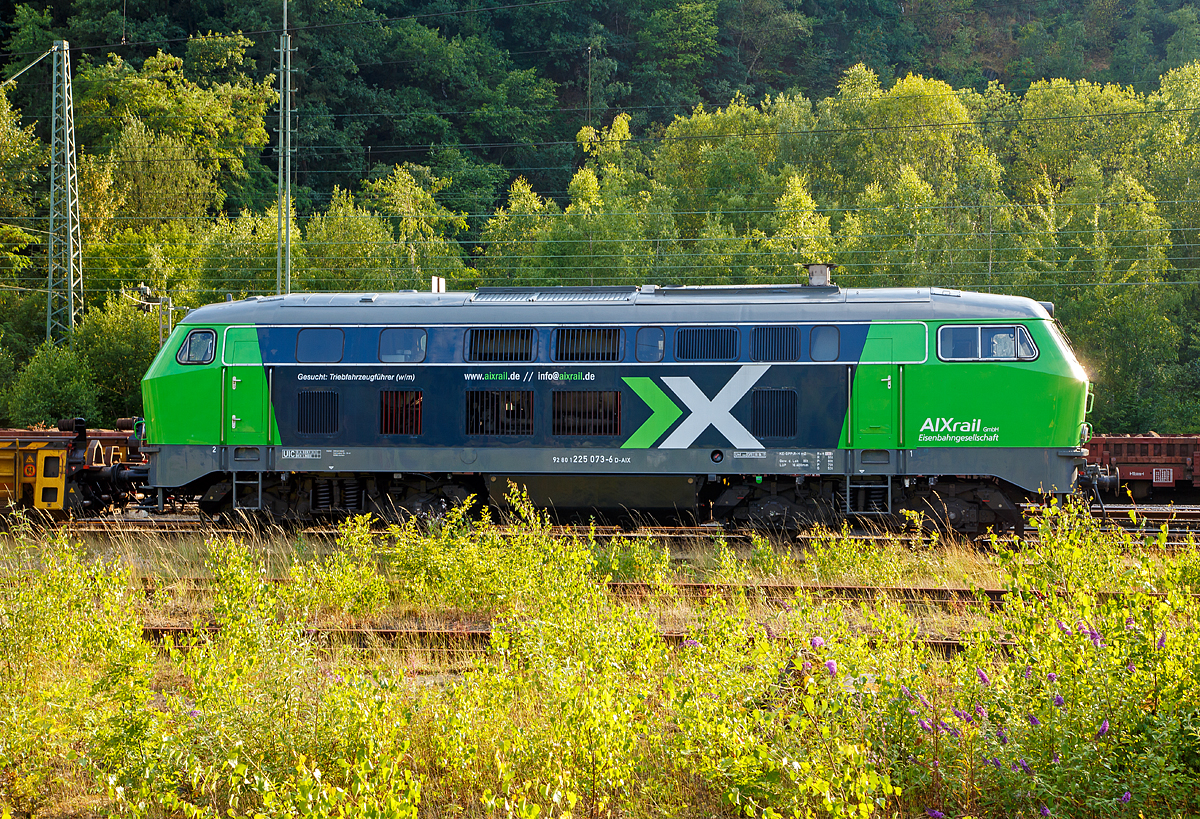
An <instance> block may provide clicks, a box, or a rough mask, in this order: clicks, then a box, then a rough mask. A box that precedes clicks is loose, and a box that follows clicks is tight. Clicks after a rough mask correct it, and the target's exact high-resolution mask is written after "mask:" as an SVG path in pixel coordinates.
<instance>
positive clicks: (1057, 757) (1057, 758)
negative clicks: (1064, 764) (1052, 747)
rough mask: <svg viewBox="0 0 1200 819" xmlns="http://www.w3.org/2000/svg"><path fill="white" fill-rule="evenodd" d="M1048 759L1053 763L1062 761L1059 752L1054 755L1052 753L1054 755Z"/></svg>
mask: <svg viewBox="0 0 1200 819" xmlns="http://www.w3.org/2000/svg"><path fill="white" fill-rule="evenodd" d="M1050 761H1051V762H1053V763H1054V764H1055V765H1057V764H1058V763H1059V762H1061V761H1062V756H1061V755H1059V754H1055V755H1054V756H1053V757H1052V758H1051V759H1050Z"/></svg>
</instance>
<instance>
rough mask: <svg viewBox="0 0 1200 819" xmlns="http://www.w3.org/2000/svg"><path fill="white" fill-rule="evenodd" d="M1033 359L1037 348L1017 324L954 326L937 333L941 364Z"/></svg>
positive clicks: (946, 327) (1035, 356)
mask: <svg viewBox="0 0 1200 819" xmlns="http://www.w3.org/2000/svg"><path fill="white" fill-rule="evenodd" d="M1037 356H1038V350H1037V345H1036V344H1034V343H1033V338H1032V337H1031V336H1030V335H1029V331H1028V330H1026V329H1025V328H1024V327H1023V326H1021V325H1020V324H1014V325H1008V326H1002V327H987V326H979V325H961V324H956V325H946V326H944V327H942V328H941V329H940V330H938V358H940V359H942V360H943V361H1032V360H1033V359H1035V358H1037Z"/></svg>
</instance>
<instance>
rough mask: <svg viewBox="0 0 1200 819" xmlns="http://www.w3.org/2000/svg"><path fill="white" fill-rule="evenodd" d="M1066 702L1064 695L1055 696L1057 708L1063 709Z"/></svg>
mask: <svg viewBox="0 0 1200 819" xmlns="http://www.w3.org/2000/svg"><path fill="white" fill-rule="evenodd" d="M1065 702H1066V700H1064V699H1063V698H1062V694H1055V695H1054V704H1055V705H1056V706H1057V707H1059V708H1062V707H1063V704H1064V703H1065Z"/></svg>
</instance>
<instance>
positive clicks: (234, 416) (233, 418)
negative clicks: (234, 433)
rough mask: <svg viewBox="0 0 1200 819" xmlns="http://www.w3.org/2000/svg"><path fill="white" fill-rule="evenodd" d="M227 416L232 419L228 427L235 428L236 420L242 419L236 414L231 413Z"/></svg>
mask: <svg viewBox="0 0 1200 819" xmlns="http://www.w3.org/2000/svg"><path fill="white" fill-rule="evenodd" d="M229 417H230V418H231V419H232V421H233V423H232V424H230V425H229V426H230V429H237V422H238V421H240V420H242V419H241V418H238V417H237V416H236V415H231V416H229Z"/></svg>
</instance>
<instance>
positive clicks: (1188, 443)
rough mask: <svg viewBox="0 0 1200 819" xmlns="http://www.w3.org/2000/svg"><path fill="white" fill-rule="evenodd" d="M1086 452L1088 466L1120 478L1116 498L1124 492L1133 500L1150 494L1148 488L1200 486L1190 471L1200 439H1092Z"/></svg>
mask: <svg viewBox="0 0 1200 819" xmlns="http://www.w3.org/2000/svg"><path fill="white" fill-rule="evenodd" d="M1087 451H1088V455H1087V461H1088V463H1089V464H1095V465H1097V466H1099V467H1100V471H1101V472H1102V473H1104V474H1108V475H1113V474H1116V475H1118V476H1119V477H1120V481H1121V489H1120V490H1118V492H1119V494H1124V491H1125V489H1128V490H1129V491H1130V492H1131V493H1132V494H1133V497H1134V498H1135V499H1137V500H1141V499H1142V498H1144V497H1146V496H1147V495H1148V494H1150V489H1151V487H1161V488H1167V489H1171V488H1174V487H1175V486H1176V485H1182V486H1189V487H1192V486H1200V476H1197V475H1196V473H1195V472H1194V471H1193V464H1194V463H1195V461H1196V458H1197V457H1200V435H1159V434H1158V433H1155V432H1151V433H1148V434H1146V435H1093V436H1092V438H1091V440H1090V441H1088V442H1087Z"/></svg>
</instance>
